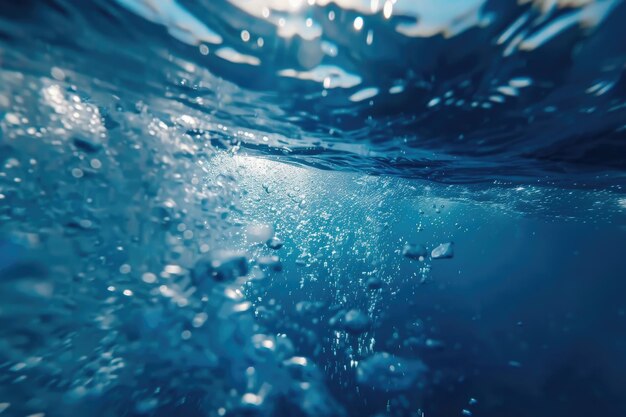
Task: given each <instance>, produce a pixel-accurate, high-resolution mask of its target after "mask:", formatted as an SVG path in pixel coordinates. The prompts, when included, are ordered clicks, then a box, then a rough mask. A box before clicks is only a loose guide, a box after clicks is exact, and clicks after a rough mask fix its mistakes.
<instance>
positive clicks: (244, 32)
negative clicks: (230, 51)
mask: <svg viewBox="0 0 626 417" xmlns="http://www.w3.org/2000/svg"><path fill="white" fill-rule="evenodd" d="M241 40H242V41H244V42H248V41H249V40H250V32H248V31H247V30H242V31H241Z"/></svg>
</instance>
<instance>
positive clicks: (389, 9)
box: [383, 0, 393, 19]
mask: <svg viewBox="0 0 626 417" xmlns="http://www.w3.org/2000/svg"><path fill="white" fill-rule="evenodd" d="M392 13H393V3H392V2H391V0H387V1H386V2H385V5H384V6H383V16H385V19H389V18H390V17H391V14H392Z"/></svg>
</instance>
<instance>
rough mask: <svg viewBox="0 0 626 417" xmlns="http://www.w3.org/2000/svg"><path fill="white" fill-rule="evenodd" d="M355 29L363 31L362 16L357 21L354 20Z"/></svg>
mask: <svg viewBox="0 0 626 417" xmlns="http://www.w3.org/2000/svg"><path fill="white" fill-rule="evenodd" d="M354 28H355V29H356V30H361V29H363V18H362V17H361V16H358V17H357V18H356V19H354Z"/></svg>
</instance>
